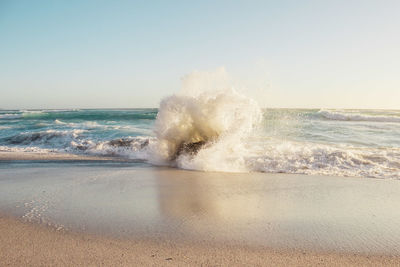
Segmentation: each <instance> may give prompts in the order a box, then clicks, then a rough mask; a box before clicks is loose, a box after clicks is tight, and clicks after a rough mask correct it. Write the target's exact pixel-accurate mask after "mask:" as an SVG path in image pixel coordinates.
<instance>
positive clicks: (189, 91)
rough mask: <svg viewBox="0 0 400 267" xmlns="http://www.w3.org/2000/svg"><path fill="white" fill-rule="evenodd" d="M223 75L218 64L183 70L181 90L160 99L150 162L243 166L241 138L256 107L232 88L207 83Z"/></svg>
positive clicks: (257, 114)
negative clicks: (207, 69) (215, 67)
mask: <svg viewBox="0 0 400 267" xmlns="http://www.w3.org/2000/svg"><path fill="white" fill-rule="evenodd" d="M225 75H226V73H225V72H224V70H220V71H219V72H217V73H202V72H196V73H194V74H191V75H188V76H186V77H185V78H184V81H183V84H184V87H183V88H182V91H181V92H179V93H178V94H175V95H172V96H169V97H166V98H164V99H163V100H162V101H161V104H160V108H159V112H158V115H157V119H156V123H155V133H156V137H157V142H156V143H155V144H154V146H153V147H152V151H153V153H152V158H151V161H152V162H153V163H156V164H169V165H174V166H177V167H180V168H184V169H195V170H207V171H246V166H245V164H244V157H245V155H246V153H247V152H246V149H245V147H244V143H245V141H246V137H248V136H249V134H251V133H252V131H253V130H254V129H255V127H256V126H257V125H258V124H259V122H260V120H261V117H262V115H261V114H262V113H261V109H260V108H259V107H258V105H257V103H256V102H255V101H254V100H252V99H250V98H247V97H245V96H243V95H241V94H239V93H237V92H236V91H235V90H234V89H232V88H229V87H222V88H214V87H209V84H210V80H215V79H217V80H218V79H219V81H220V80H221V76H222V78H224V77H225ZM211 84H214V83H211ZM216 84H221V82H217V83H216Z"/></svg>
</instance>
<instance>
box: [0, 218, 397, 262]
mask: <svg viewBox="0 0 400 267" xmlns="http://www.w3.org/2000/svg"><path fill="white" fill-rule="evenodd" d="M0 261H1V263H2V264H4V265H13V266H23V265H31V266H38V265H41V266H43V265H52V266H67V265H68V266H77V265H106V266H111V265H123V266H138V265H144V266H160V265H171V266H188V265H191V266H193V265H195V266H200V265H204V266H228V265H229V266H242V265H252V266H304V265H321V266H332V265H336V266H343V265H348V266H396V265H398V264H400V257H398V256H387V255H386V256H383V255H371V254H366V255H365V254H356V253H334V252H332V253H321V252H314V251H299V250H275V249H272V248H265V247H264V248H252V247H248V246H245V245H243V246H239V245H235V246H230V245H215V244H212V243H209V244H201V243H185V242H174V241H168V240H160V241H159V242H154V241H148V240H141V239H136V240H135V239H131V240H121V239H116V238H109V237H104V236H99V235H91V234H88V233H75V232H70V231H56V230H55V229H54V228H51V227H46V226H42V225H35V224H32V223H27V222H21V220H18V219H15V218H12V217H10V216H4V215H1V214H0Z"/></svg>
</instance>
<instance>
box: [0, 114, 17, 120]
mask: <svg viewBox="0 0 400 267" xmlns="http://www.w3.org/2000/svg"><path fill="white" fill-rule="evenodd" d="M21 117H22V115H21V114H16V113H5V114H0V120H14V119H19V118H21Z"/></svg>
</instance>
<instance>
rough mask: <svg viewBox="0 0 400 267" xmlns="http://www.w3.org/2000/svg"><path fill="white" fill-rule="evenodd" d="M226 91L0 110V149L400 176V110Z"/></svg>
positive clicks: (208, 167)
mask: <svg viewBox="0 0 400 267" xmlns="http://www.w3.org/2000/svg"><path fill="white" fill-rule="evenodd" d="M226 95H227V94H224V96H226ZM220 96H222V95H220ZM233 98H234V100H232V97H230V98H229V101H227V99H225V98H223V99H219V98H218V97H213V98H212V99H211V98H207V101H205V100H204V98H203V99H201V98H196V99H200V100H198V101H197V100H196V101H194V100H193V99H191V98H189V97H186V96H185V97H183V96H181V97H178V96H172V97H169V98H167V99H164V100H163V101H162V102H161V106H160V108H159V109H64V110H61V109H60V110H55V109H51V110H47V109H43V110H0V151H9V152H41V153H50V152H56V153H73V154H77V155H93V156H99V157H103V156H111V157H115V158H116V159H118V158H123V159H126V160H132V164H141V163H145V164H151V165H154V166H159V165H167V166H171V167H175V168H182V169H190V170H199V171H223V172H266V173H296V174H309V175H315V174H317V175H331V176H332V175H333V176H351V177H374V178H391V179H399V178H400V110H356V109H354V110H333V109H258V108H257V107H256V105H255V104H254V103H252V102H248V101H247V100H246V99H244V98H241V97H240V96H239V95H235V94H234V97H233ZM236 100H237V101H236ZM243 100H245V101H243ZM210 101H211V102H210ZM246 101H247V102H246ZM183 103H184V104H183ZM227 103H229V104H227ZM254 118H255V119H254Z"/></svg>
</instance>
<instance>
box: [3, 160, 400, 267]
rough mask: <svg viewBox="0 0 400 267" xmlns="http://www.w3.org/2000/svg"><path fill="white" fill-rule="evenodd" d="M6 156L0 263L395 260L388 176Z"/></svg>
mask: <svg viewBox="0 0 400 267" xmlns="http://www.w3.org/2000/svg"><path fill="white" fill-rule="evenodd" d="M5 155H6V154H5ZM10 156H11V158H12V157H15V156H16V155H11V154H10ZM39 156H40V155H39ZM5 157H6V156H3V161H0V169H1V171H0V211H1V214H3V215H2V216H1V219H0V224H1V227H0V231H1V233H0V238H1V242H0V243H1V249H0V251H1V252H0V253H1V254H0V262H1V263H2V265H17V266H18V265H19V266H24V265H33V266H39V265H64V266H65V265H146V266H149V265H154V266H159V265H166V264H170V265H173V266H187V265H195V266H199V265H204V266H240V265H242V266H243V265H254V266H263V265H267V266H268V265H269V266H276V265H281V266H283V265H302V266H304V265H330V266H331V265H336V266H343V265H351V266H353V265H356V266H357V265H359V266H366V265H369V266H377V265H380V266H382V265H393V266H394V265H399V264H400V257H399V256H400V245H399V244H400V230H399V229H398V225H399V223H400V215H399V213H398V211H397V210H398V203H400V194H399V192H400V184H399V183H398V181H396V180H383V179H368V178H350V177H328V176H307V175H289V174H264V173H244V174H243V173H214V172H196V171H184V170H177V169H171V168H163V167H149V166H144V165H143V164H139V163H129V164H128V163H124V164H122V165H121V163H118V162H117V161H115V160H114V161H110V162H107V164H105V163H106V161H104V162H103V163H102V162H101V161H97V160H94V161H88V160H82V162H85V164H83V165H79V164H77V161H72V162H71V161H69V160H65V161H62V160H60V159H61V158H62V157H63V155H58V156H57V157H59V158H58V160H53V161H52V160H50V159H49V158H47V159H46V158H43V156H40V157H41V160H42V161H41V160H35V161H30V160H25V161H24V160H20V161H17V162H16V163H15V164H9V161H8V160H4V158H5ZM32 157H33V158H34V157H35V155H34V154H31V155H29V156H26V158H29V159H32ZM50 157H53V156H52V155H51V156H50ZM2 162H6V163H5V164H1V163H2ZM51 162H52V164H49V163H51Z"/></svg>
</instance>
